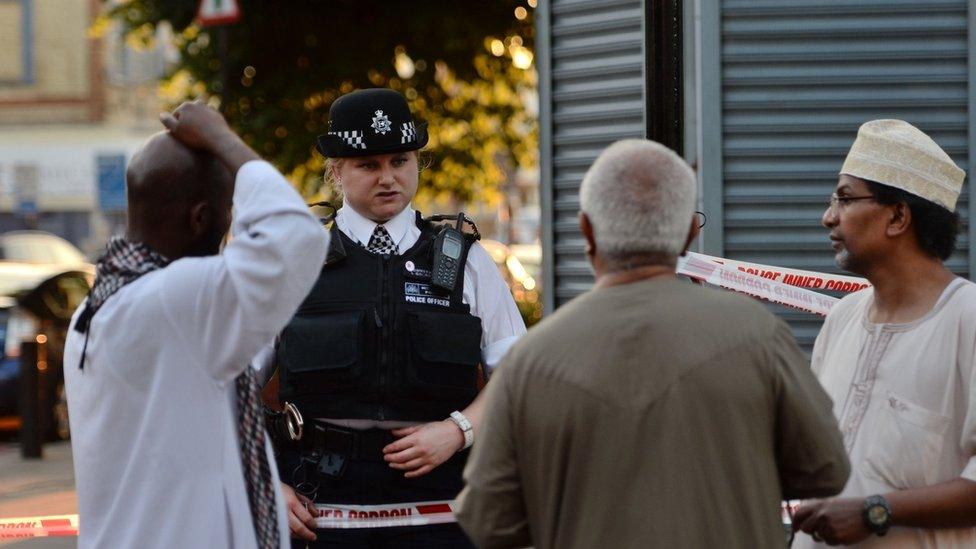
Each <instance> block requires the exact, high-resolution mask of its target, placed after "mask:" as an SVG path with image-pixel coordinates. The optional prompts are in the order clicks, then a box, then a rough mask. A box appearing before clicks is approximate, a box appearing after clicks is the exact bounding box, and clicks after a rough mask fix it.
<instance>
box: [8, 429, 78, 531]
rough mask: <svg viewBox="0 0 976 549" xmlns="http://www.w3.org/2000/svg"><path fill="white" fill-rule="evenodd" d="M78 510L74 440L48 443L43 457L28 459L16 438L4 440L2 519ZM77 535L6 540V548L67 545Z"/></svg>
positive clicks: (71, 512) (60, 513) (65, 513)
mask: <svg viewBox="0 0 976 549" xmlns="http://www.w3.org/2000/svg"><path fill="white" fill-rule="evenodd" d="M77 512H78V501H77V499H76V498H75V478H74V469H73V467H72V464H71V443H69V442H58V443H54V444H45V445H44V457H43V458H42V459H28V460H25V459H24V458H22V457H21V455H20V446H19V445H18V444H17V442H16V440H15V441H13V442H11V441H9V440H8V441H0V519H4V518H15V517H32V516H45V515H68V514H74V513H77ZM76 545H77V538H75V537H51V538H34V539H29V540H23V541H2V540H0V546H2V547H3V549H21V548H23V549H65V548H68V547H75V546H76Z"/></svg>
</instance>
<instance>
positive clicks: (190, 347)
mask: <svg viewBox="0 0 976 549" xmlns="http://www.w3.org/2000/svg"><path fill="white" fill-rule="evenodd" d="M236 180H237V182H236V186H235V189H234V207H235V214H236V215H235V222H234V233H235V235H236V236H235V238H234V239H233V240H232V241H231V242H230V243H229V244H228V245H227V247H226V248H225V249H224V251H223V253H221V254H220V255H217V256H210V257H199V258H183V259H180V260H177V261H174V262H173V263H172V264H170V265H168V266H167V267H165V268H163V269H160V270H156V271H153V272H151V273H149V274H147V275H145V276H143V277H141V278H139V279H138V280H135V281H134V282H132V283H130V284H128V285H127V286H125V287H123V288H122V289H121V290H119V291H118V292H117V293H116V294H115V295H113V296H112V297H110V298H109V299H108V300H107V301H106V302H105V304H104V305H103V306H102V308H101V309H100V310H99V311H98V312H97V313H96V314H95V316H94V317H93V318H92V321H91V325H90V327H89V334H90V339H89V342H88V349H87V353H86V354H87V358H86V360H85V368H84V370H80V369H79V368H78V364H79V358H80V355H81V352H82V347H83V346H84V340H85V336H84V334H80V333H78V332H76V331H75V330H74V329H73V327H72V328H71V329H70V330H69V332H68V340H67V343H66V346H65V355H64V365H65V366H64V371H65V387H66V389H67V396H68V410H69V412H70V422H71V444H72V448H73V451H74V464H75V482H76V486H77V494H78V511H79V515H80V536H79V539H78V546H79V547H82V548H85V547H159V548H167V549H168V548H173V547H255V545H256V543H255V536H254V527H253V525H252V521H251V511H250V507H249V504H248V497H247V491H246V487H245V481H244V476H243V472H242V468H241V456H240V446H239V444H238V437H237V423H238V422H237V406H236V397H235V395H236V393H235V383H234V380H235V378H236V377H237V376H238V375H239V374H240V373H241V371H243V369H244V368H245V367H246V365H247V364H248V361H249V360H250V359H251V358H252V357H253V356H254V355H255V353H256V352H257V351H258V349H259V348H260V347H261V346H262V345H263V344H264V343H265V342H266V341H268V340H269V339H270V338H272V337H274V334H275V333H277V332H278V331H279V330H281V329H282V328H283V327H284V326H285V324H286V323H287V322H288V320H289V319H290V318H291V317H292V315H293V314H294V313H295V310H296V309H297V307H298V305H299V304H300V303H301V301H302V299H304V298H305V296H306V295H307V294H308V291H309V289H310V288H311V287H312V284H313V283H314V282H315V279H316V277H317V276H318V273H319V271H320V269H321V267H322V264H323V262H324V260H325V254H326V250H327V248H328V235H327V234H326V233H325V232H324V231H323V230H322V227H321V226H320V225H319V223H318V222H317V221H316V220H315V219H314V218H313V217H312V216H311V215H309V213H308V210H307V208H306V206H305V204H304V202H303V201H302V200H301V197H299V196H298V194H297V193H296V192H295V191H294V190H293V189H292V188H291V186H290V185H289V184H288V183H287V181H285V179H284V178H283V177H282V176H281V174H279V173H278V172H277V170H275V169H274V168H273V167H272V166H271V165H270V164H268V163H266V162H261V161H252V162H248V163H246V164H245V165H244V166H243V167H241V169H240V170H239V171H238V173H237V178H236ZM79 310H80V309H79ZM76 320H77V313H76V315H75V319H73V320H72V326H73V325H74V322H75V321H76ZM270 446H271V445H270V442H269V443H268V445H267V447H268V449H269V451H270ZM269 462H270V464H271V468H272V472H273V474H274V477H275V478H274V483H275V489H276V497H277V503H278V528H279V532H280V534H281V546H282V547H288V544H289V541H288V525H287V520H286V518H287V515H286V514H285V508H284V500H283V498H282V497H281V493H280V490H278V477H277V470H276V469H275V462H274V459H273V457H272V456H270V453H269Z"/></svg>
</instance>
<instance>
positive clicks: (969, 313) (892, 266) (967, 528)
mask: <svg viewBox="0 0 976 549" xmlns="http://www.w3.org/2000/svg"><path fill="white" fill-rule="evenodd" d="M964 177H965V173H964V172H963V171H962V170H961V169H959V168H958V167H957V166H956V165H955V164H954V163H953V161H952V160H951V159H950V158H949V156H948V155H947V154H946V153H945V152H944V151H942V149H941V148H939V146H938V145H937V144H936V143H935V142H934V141H933V140H932V139H931V138H929V137H928V136H927V135H925V134H924V133H922V132H921V131H919V130H918V129H917V128H915V127H913V126H911V125H910V124H908V123H906V122H903V121H900V120H875V121H872V122H868V123H866V124H864V125H863V126H862V127H861V129H860V131H859V132H858V137H857V140H856V141H855V142H854V145H853V147H852V148H851V151H850V153H849V155H848V157H847V160H846V162H845V163H844V166H843V168H842V169H841V172H840V178H839V180H838V183H837V187H836V191H835V193H834V195H833V196H832V197H831V202H830V206H829V207H828V209H827V211H826V212H825V213H824V215H823V224H824V226H825V227H827V228H828V229H830V240H831V243H832V246H833V248H834V250H835V251H836V253H837V255H836V260H837V263H838V265H839V266H840V267H841V268H843V269H845V270H848V271H851V272H854V273H858V274H860V275H862V276H865V277H867V279H868V280H869V281H870V282H871V284H872V287H870V288H867V289H864V290H862V291H860V292H857V293H854V294H852V295H850V296H847V297H846V298H844V299H842V300H841V301H840V302H839V303H838V304H837V305H836V306H835V307H834V309H833V310H832V311H831V312H830V314H829V315H828V317H827V320H826V322H825V324H824V327H823V329H822V331H821V332H820V335H819V337H818V338H817V342H816V345H815V346H814V352H813V369H814V372H815V373H816V375H817V376H818V378H819V379H820V382H821V383H822V384H823V386H824V388H825V389H826V390H827V393H828V394H829V395H830V397H831V399H832V400H833V402H834V414H835V416H836V417H837V420H838V422H839V424H840V428H841V433H842V434H843V436H844V444H845V447H846V449H847V452H848V454H849V456H850V462H851V476H850V479H849V480H848V482H847V485H846V487H845V488H844V491H843V492H842V493H841V494H840V495H839V496H838V497H836V498H832V499H826V500H817V501H809V502H806V503H805V504H804V505H803V506H802V507H801V508H800V509H799V510H798V511H797V514H796V516H795V517H794V524H795V525H796V526H797V527H798V528H799V529H802V531H803V532H805V533H806V534H809V535H804V534H798V539H797V542H796V543H795V544H794V547H800V548H810V547H820V546H821V544H823V543H829V544H830V545H852V544H857V545H858V546H859V547H885V548H895V549H897V548H902V547H926V548H950V547H953V548H955V547H958V548H963V547H967V548H972V547H976V457H974V456H976V367H974V362H976V284H973V283H972V282H970V281H968V280H965V279H962V278H959V277H957V276H955V275H954V274H953V273H952V272H950V271H949V270H948V269H947V268H946V267H945V265H944V263H943V262H944V261H945V260H946V259H948V257H949V255H950V254H951V253H952V251H953V248H954V247H955V241H956V234H957V233H958V229H959V218H958V215H957V214H956V213H955V206H956V199H957V198H958V196H959V192H960V190H961V187H962V183H963V179H964Z"/></svg>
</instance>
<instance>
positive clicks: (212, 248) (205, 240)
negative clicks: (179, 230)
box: [186, 227, 227, 257]
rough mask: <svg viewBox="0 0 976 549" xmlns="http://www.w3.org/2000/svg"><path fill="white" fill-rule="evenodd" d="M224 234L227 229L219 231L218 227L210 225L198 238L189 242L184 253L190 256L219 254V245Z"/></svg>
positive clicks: (222, 240)
mask: <svg viewBox="0 0 976 549" xmlns="http://www.w3.org/2000/svg"><path fill="white" fill-rule="evenodd" d="M226 234H227V231H221V230H220V229H217V228H215V227H211V229H210V230H209V231H207V233H206V234H204V235H203V236H201V237H200V239H199V240H197V241H196V242H194V243H193V244H190V247H189V248H188V249H187V252H186V255H187V256H190V257H206V256H208V255H217V254H219V253H220V248H221V245H222V244H223V242H224V235H226Z"/></svg>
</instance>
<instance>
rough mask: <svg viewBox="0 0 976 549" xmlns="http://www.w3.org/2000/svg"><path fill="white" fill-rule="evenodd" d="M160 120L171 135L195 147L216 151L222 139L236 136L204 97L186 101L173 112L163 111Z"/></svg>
mask: <svg viewBox="0 0 976 549" xmlns="http://www.w3.org/2000/svg"><path fill="white" fill-rule="evenodd" d="M159 120H160V122H162V123H163V126H166V129H167V130H169V133H170V135H172V136H173V137H175V138H176V139H178V140H180V142H182V143H183V144H184V145H186V146H188V147H192V148H194V149H202V150H206V151H210V152H214V151H215V148H216V147H217V145H218V143H220V141H221V140H222V139H226V138H227V137H231V136H234V133H233V132H232V131H231V129H230V127H229V126H228V125H227V122H226V121H225V120H224V117H223V116H221V115H220V113H219V112H217V111H216V110H214V109H212V108H210V107H208V106H207V104H206V103H204V102H203V100H202V99H197V100H196V101H193V102H189V101H187V102H184V103H183V104H182V105H180V106H179V107H177V108H176V110H174V111H173V112H171V113H161V114H160V115H159Z"/></svg>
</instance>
